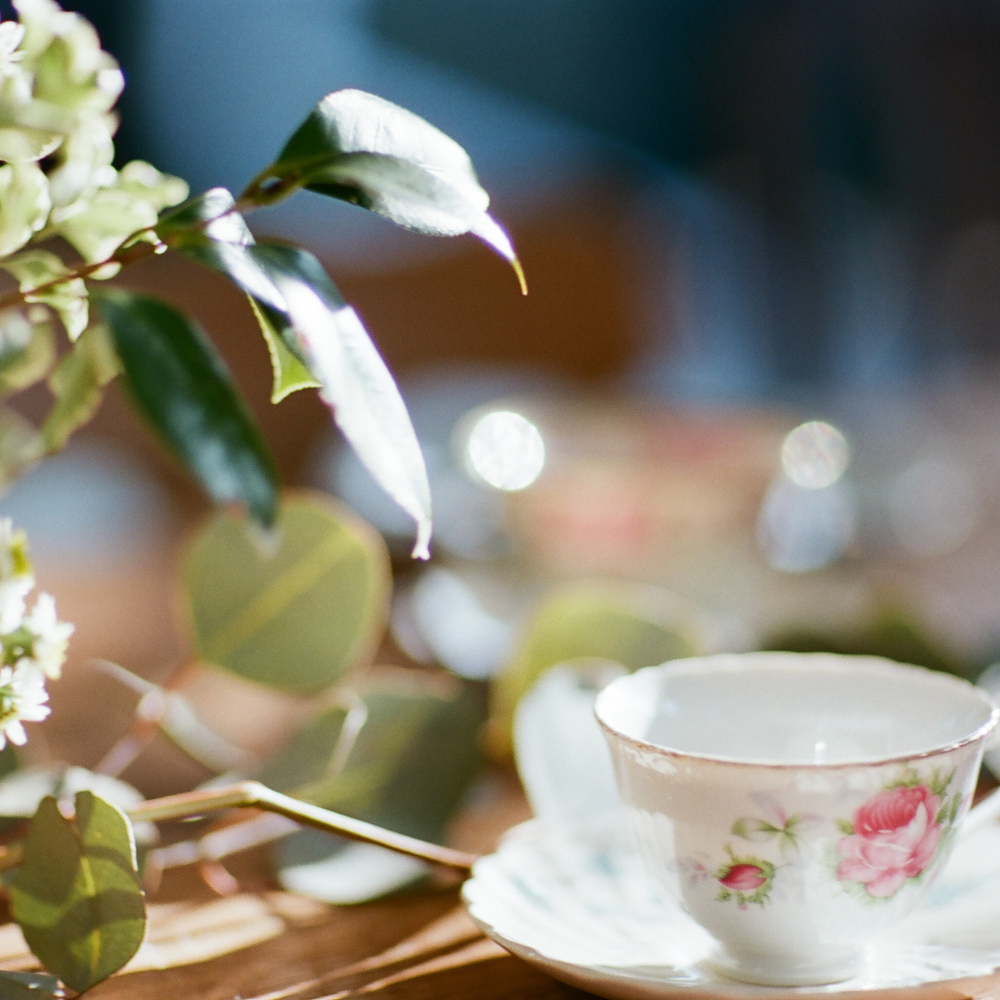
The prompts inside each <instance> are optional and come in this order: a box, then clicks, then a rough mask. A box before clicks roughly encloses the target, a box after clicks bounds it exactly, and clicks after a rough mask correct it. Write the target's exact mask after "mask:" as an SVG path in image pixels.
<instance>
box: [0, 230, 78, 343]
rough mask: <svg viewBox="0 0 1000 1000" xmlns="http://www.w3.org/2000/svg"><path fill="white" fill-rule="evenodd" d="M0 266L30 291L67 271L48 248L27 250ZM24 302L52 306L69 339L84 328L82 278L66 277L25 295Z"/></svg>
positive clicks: (72, 338) (74, 337)
mask: <svg viewBox="0 0 1000 1000" xmlns="http://www.w3.org/2000/svg"><path fill="white" fill-rule="evenodd" d="M0 267H2V268H3V269H4V270H5V271H9V272H10V273H11V274H12V275H13V276H14V277H15V278H17V282H18V287H19V289H20V290H21V291H22V292H31V291H32V290H33V289H35V288H38V287H40V286H42V285H47V284H49V283H51V282H53V281H56V280H57V279H59V278H61V277H63V276H65V275H67V274H69V273H70V270H69V268H68V267H67V266H66V265H65V264H64V263H63V262H62V260H61V259H60V258H59V257H57V256H56V254H54V253H51V252H49V251H48V250H27V251H25V252H24V253H19V254H17V256H15V257H8V258H7V259H6V260H4V261H2V262H0ZM25 301H26V302H41V303H43V304H44V305H47V306H49V307H50V308H52V309H54V310H55V312H56V313H57V315H58V316H59V318H60V319H61V320H62V324H63V326H64V327H65V328H66V333H67V335H68V336H69V339H70V340H76V338H77V337H79V336H80V334H81V333H83V331H84V330H85V329H86V328H87V286H86V285H85V284H84V283H83V279H82V278H69V279H68V280H66V281H62V282H60V283H59V284H57V285H54V286H53V287H52V288H50V289H48V290H47V291H44V292H40V293H38V294H34V295H26V296H25Z"/></svg>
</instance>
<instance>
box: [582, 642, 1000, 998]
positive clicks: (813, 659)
mask: <svg viewBox="0 0 1000 1000" xmlns="http://www.w3.org/2000/svg"><path fill="white" fill-rule="evenodd" d="M595 711H596V714H597V718H598V721H599V722H600V724H601V726H602V728H603V729H604V733H605V736H606V738H607V741H608V744H609V746H610V748H611V756H612V759H613V763H614V768H615V777H616V780H617V783H618V791H619V796H620V798H621V801H622V804H623V805H624V807H625V810H626V814H627V816H628V820H629V826H630V828H631V829H632V832H633V834H634V836H635V839H636V840H637V842H638V845H639V848H640V851H641V852H642V854H643V856H644V857H645V859H646V861H647V862H648V864H649V865H650V867H651V868H652V870H653V872H654V873H655V875H656V876H658V877H659V878H660V879H661V880H662V881H664V882H665V885H664V890H665V891H666V892H669V893H672V894H676V896H677V897H678V898H679V899H680V900H681V901H682V904H683V905H684V907H685V908H686V909H687V910H688V912H690V914H691V915H692V916H693V917H694V919H695V920H696V921H698V923H700V924H701V925H702V926H703V927H705V928H706V929H707V930H708V931H709V932H711V934H712V935H714V937H715V938H716V939H717V940H718V941H719V944H720V947H719V950H718V953H717V955H716V956H715V957H714V959H713V964H714V965H715V966H716V968H718V969H719V970H720V971H723V972H725V973H727V974H728V975H730V976H732V977H734V978H737V979H741V980H745V981H747V982H754V983H762V984H766V985H772V986H805V985H818V984H821V983H830V982H839V981H842V980H845V979H849V978H851V977H853V976H854V975H856V974H857V973H858V972H859V971H860V970H861V968H862V966H863V964H864V961H865V954H866V946H867V945H868V944H869V943H870V942H871V941H872V940H873V939H874V938H875V937H876V936H877V935H879V934H881V933H883V932H885V931H886V930H887V929H888V928H889V927H890V926H891V925H892V924H893V923H895V922H896V921H898V920H899V919H900V918H901V917H903V916H904V915H905V914H907V913H909V912H910V911H911V910H912V909H913V908H914V907H915V906H916V905H917V904H918V903H919V902H920V899H921V898H922V896H923V895H924V893H925V892H926V890H927V888H928V886H929V884H930V883H931V882H932V880H933V879H934V877H935V875H936V873H937V872H938V871H939V870H940V868H941V867H942V865H943V864H944V861H945V860H946V857H947V855H948V854H949V852H950V849H951V845H952V843H953V841H954V838H955V836H956V834H957V831H958V827H959V824H960V823H961V821H962V818H963V816H964V815H965V814H966V812H967V811H968V808H969V804H970V802H971V800H972V793H973V790H974V788H975V784H976V778H977V776H978V773H979V765H980V761H981V759H982V755H983V747H984V742H985V741H986V739H987V737H988V736H989V735H990V734H991V733H992V732H993V730H994V728H995V727H996V725H997V719H998V713H1000V710H998V709H997V707H996V705H994V703H993V702H992V700H991V699H990V697H989V695H988V694H986V692H984V691H982V690H980V689H979V688H976V687H973V686H972V685H971V684H968V683H967V682H965V681H962V680H959V679H957V678H955V677H950V676H947V675H945V674H940V673H935V672H932V671H929V670H924V669H921V668H918V667H909V666H903V665H901V664H896V663H892V662H890V661H889V660H883V659H878V658H874V657H852V656H837V655H832V654H825V653H809V654H801V653H744V654H733V655H720V656H709V657H704V658H698V659H689V660H675V661H672V662H670V663H666V664H663V665H662V666H659V667H648V668H646V669H644V670H639V671H637V672H636V673H634V674H631V675H629V676H626V677H622V678H619V679H618V680H616V681H614V682H612V683H611V684H610V685H609V686H608V687H607V688H605V689H604V691H603V692H602V693H601V694H600V695H599V696H598V699H597V703H596V706H595Z"/></svg>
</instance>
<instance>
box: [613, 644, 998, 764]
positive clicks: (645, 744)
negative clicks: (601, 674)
mask: <svg viewBox="0 0 1000 1000" xmlns="http://www.w3.org/2000/svg"><path fill="white" fill-rule="evenodd" d="M765 657H766V658H771V659H772V661H773V659H775V658H777V659H787V661H788V662H789V663H790V662H792V660H795V661H798V662H800V663H801V661H802V660H803V659H810V660H813V661H814V662H815V661H816V660H825V661H827V662H838V661H839V662H841V663H843V662H844V661H848V662H850V663H853V664H857V663H861V662H867V663H869V664H871V665H872V666H874V668H875V669H878V670H882V671H884V672H887V673H895V672H897V671H900V670H901V671H905V672H910V671H919V672H920V673H921V674H923V675H925V676H926V677H928V678H930V679H931V680H932V681H934V682H935V683H942V684H944V685H945V686H950V687H960V688H962V689H963V690H964V691H966V692H967V693H969V694H972V695H974V696H975V697H977V698H978V699H979V700H980V701H982V702H983V703H984V705H985V706H987V707H988V708H989V709H990V713H989V716H988V717H987V719H986V720H985V721H984V722H982V723H981V724H980V725H979V726H977V727H976V729H975V730H973V731H972V732H971V733H968V734H966V735H965V736H963V737H961V738H960V739H956V740H953V741H951V742H950V743H945V744H937V745H935V746H933V747H928V748H927V749H925V750H918V751H915V752H911V753H900V754H890V755H888V756H885V757H865V758H861V759H858V760H849V761H833V762H830V763H824V762H810V761H761V760H747V759H745V758H740V757H730V756H725V755H722V754H708V753H695V752H693V751H690V750H680V749H677V748H675V747H667V746H664V745H663V744H662V743H652V742H650V741H648V740H643V739H640V738H638V737H635V736H630V735H629V734H627V733H623V732H621V731H620V730H618V729H615V728H614V726H612V725H610V724H609V723H608V722H606V721H605V720H604V719H603V718H601V702H602V700H603V699H604V695H605V693H606V692H607V691H609V690H610V689H611V688H612V687H614V686H616V685H620V684H624V683H626V682H628V681H629V680H630V679H632V678H634V677H636V676H637V675H639V674H645V673H648V672H653V671H656V672H661V673H664V672H667V671H668V670H670V669H672V668H676V667H684V666H691V665H697V664H715V663H719V662H720V661H732V660H737V661H742V662H743V663H746V662H747V661H748V660H752V661H757V660H762V659H764V658H765ZM796 669H801V667H799V668H796ZM594 716H595V718H596V719H597V722H598V724H599V725H600V727H601V728H602V729H603V730H604V731H605V732H606V733H609V734H610V735H611V736H614V737H615V738H616V739H619V740H621V741H622V742H624V743H627V744H631V745H632V746H634V747H636V748H638V749H641V750H644V751H647V752H648V751H652V752H654V753H657V754H659V755H661V756H667V757H680V758H683V759H685V760H690V761H697V762H699V763H705V764H721V765H725V766H727V767H749V768H763V769H773V770H780V771H794V770H805V771H828V770H842V769H845V768H868V767H881V766H886V765H893V764H907V763H909V762H911V761H917V760H926V759H927V758H929V757H938V756H941V755H943V754H947V753H951V752H952V751H954V750H959V749H961V748H962V747H965V746H970V745H971V744H973V743H976V742H978V741H981V740H984V739H985V738H986V737H987V736H989V734H990V733H991V732H992V731H993V730H994V729H995V728H996V727H997V724H998V723H1000V705H998V704H997V702H996V701H995V700H994V699H993V698H992V697H991V696H990V694H989V692H988V691H986V690H984V689H983V688H980V687H977V686H976V685H975V684H973V683H971V682H970V681H968V680H966V679H965V678H963V677H956V676H955V675H954V674H946V673H944V672H943V671H940V670H932V669H930V668H929V667H921V666H917V665H916V664H913V663H901V662H898V661H896V660H890V659H888V657H884V656H867V655H863V654H850V653H823V652H816V653H793V652H787V651H783V650H760V651H756V652H753V653H713V654H710V655H707V656H688V657H683V658H679V659H676V660H667V661H666V662H664V663H658V664H653V665H651V666H648V667H641V668H640V669H639V670H636V671H633V672H632V673H630V674H625V675H624V676H622V677H618V678H616V679H615V680H613V681H612V682H611V683H610V684H609V685H608V686H607V687H606V688H604V690H603V691H601V692H600V693H599V694H598V696H597V698H596V699H595V701H594Z"/></svg>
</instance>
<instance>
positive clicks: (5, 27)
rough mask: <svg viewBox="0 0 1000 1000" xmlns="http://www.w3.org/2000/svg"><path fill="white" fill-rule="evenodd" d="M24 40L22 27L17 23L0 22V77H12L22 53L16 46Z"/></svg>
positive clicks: (22, 55)
mask: <svg viewBox="0 0 1000 1000" xmlns="http://www.w3.org/2000/svg"><path fill="white" fill-rule="evenodd" d="M23 38H24V25H23V24H18V23H17V21H2V22H0V77H5V76H13V75H14V73H16V72H17V70H18V65H17V64H18V63H19V62H20V61H21V60H22V59H23V58H24V53H23V52H19V51H18V46H19V45H20V44H21V41H22V40H23Z"/></svg>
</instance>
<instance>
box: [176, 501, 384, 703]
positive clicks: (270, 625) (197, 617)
mask: <svg viewBox="0 0 1000 1000" xmlns="http://www.w3.org/2000/svg"><path fill="white" fill-rule="evenodd" d="M259 541H260V539H259V538H257V537H256V536H255V535H254V534H253V533H252V532H251V531H250V529H249V527H248V526H247V525H246V524H245V523H244V522H242V521H240V520H238V519H236V518H234V517H231V516H230V515H228V514H226V513H219V514H218V515H216V516H215V517H214V518H213V519H212V520H211V521H209V523H208V524H207V525H206V527H205V528H204V529H203V530H202V531H201V532H200V533H199V534H198V536H197V537H196V538H195V541H194V543H193V545H192V546H191V549H190V551H189V553H188V556H187V558H186V560H185V563H184V569H183V585H184V596H185V598H186V602H187V605H188V607H189V609H190V614H191V622H192V625H193V627H194V639H195V646H196V648H197V651H198V654H199V656H201V657H202V658H203V659H205V660H208V661H210V662H212V663H215V664H218V665H219V666H221V667H224V668H226V669H227V670H231V671H232V672H233V673H236V674H239V675H240V676H242V677H246V678H248V679H249V680H252V681H257V682H259V683H261V684H270V685H272V686H274V687H279V688H284V689H286V690H291V691H300V692H304V693H311V692H315V691H320V690H322V689H324V688H326V687H328V686H329V685H330V684H331V683H332V682H333V681H334V680H336V679H337V678H338V677H340V676H342V675H343V674H345V673H347V672H348V671H349V670H351V669H352V668H354V667H355V666H357V665H358V664H360V663H364V662H367V660H368V659H369V658H370V657H371V655H372V654H373V653H374V651H375V649H376V647H377V644H378V642H379V641H380V639H381V637H382V631H383V629H384V627H385V619H386V614H387V609H388V600H389V590H390V586H391V583H390V580H391V578H390V568H389V557H388V553H387V551H386V548H385V543H384V542H383V541H382V539H381V536H379V535H378V533H377V532H376V531H374V529H372V528H371V527H370V526H369V525H367V524H366V523H365V522H363V521H361V520H359V519H358V518H356V517H354V516H353V515H351V514H349V513H348V512H347V511H346V510H345V509H344V508H342V507H340V506H339V505H337V504H335V503H334V502H333V501H331V500H328V499H326V498H322V499H321V498H320V496H319V495H316V496H313V495H309V494H298V495H296V494H290V495H288V496H287V497H286V499H285V500H284V502H283V503H282V505H281V510H280V512H279V515H278V520H277V523H276V525H275V530H274V537H273V539H268V540H267V541H268V542H270V543H273V544H268V545H266V546H261V545H260V544H259Z"/></svg>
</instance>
